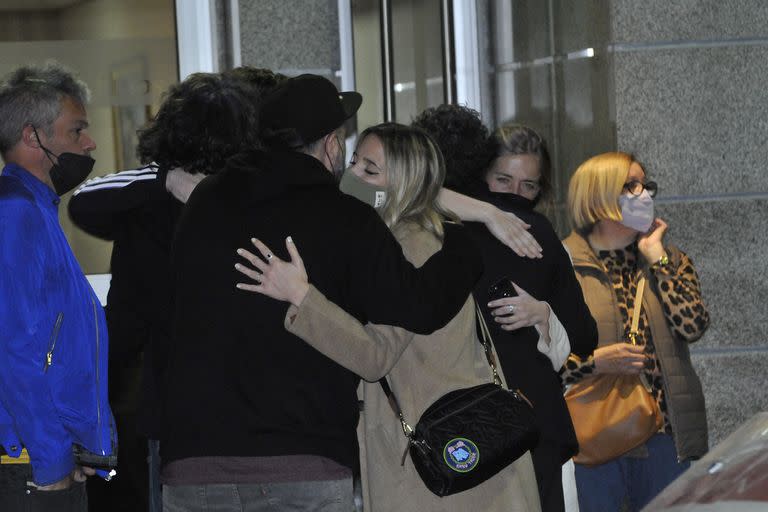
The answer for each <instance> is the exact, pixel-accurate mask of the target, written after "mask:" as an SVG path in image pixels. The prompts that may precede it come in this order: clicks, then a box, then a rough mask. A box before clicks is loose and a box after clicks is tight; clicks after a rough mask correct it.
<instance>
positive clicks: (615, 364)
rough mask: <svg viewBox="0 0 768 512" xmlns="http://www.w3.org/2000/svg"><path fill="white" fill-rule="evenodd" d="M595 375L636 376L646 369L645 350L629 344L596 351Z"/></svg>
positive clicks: (609, 346)
mask: <svg viewBox="0 0 768 512" xmlns="http://www.w3.org/2000/svg"><path fill="white" fill-rule="evenodd" d="M593 359H594V361H595V373H625V374H629V375H636V374H639V373H640V372H642V371H643V369H644V368H645V361H646V356H645V348H644V347H642V346H640V345H631V344H629V343H623V342H622V343H614V344H613V345H607V346H605V347H600V348H597V349H595V353H594V356H593Z"/></svg>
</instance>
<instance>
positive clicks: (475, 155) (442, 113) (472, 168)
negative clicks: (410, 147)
mask: <svg viewBox="0 0 768 512" xmlns="http://www.w3.org/2000/svg"><path fill="white" fill-rule="evenodd" d="M412 124H413V125H414V126H417V127H419V128H421V129H422V130H424V131H425V132H427V133H428V134H429V135H430V136H431V137H432V138H433V139H435V142H437V145H438V146H439V147H440V151H441V152H442V153H443V157H444V158H445V171H446V172H445V186H446V187H447V188H449V189H451V190H455V191H456V192H461V193H467V192H468V191H469V190H470V189H471V185H472V184H473V183H474V182H475V181H476V180H477V177H478V176H479V175H480V174H481V173H482V172H483V171H484V170H485V169H487V168H488V166H489V165H490V164H491V162H492V161H493V159H494V156H495V155H494V147H493V144H492V143H491V140H490V134H489V133H488V128H486V127H485V125H484V124H483V121H482V120H481V119H480V113H479V112H477V111H475V110H472V109H470V108H468V107H461V106H457V105H440V106H437V107H431V108H428V109H426V110H424V111H423V112H422V113H421V114H419V115H418V116H417V117H416V118H415V119H414V120H413V123H412Z"/></svg>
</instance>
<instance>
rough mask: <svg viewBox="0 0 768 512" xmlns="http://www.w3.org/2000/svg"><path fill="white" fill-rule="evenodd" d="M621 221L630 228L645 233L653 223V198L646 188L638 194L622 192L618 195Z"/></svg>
mask: <svg viewBox="0 0 768 512" xmlns="http://www.w3.org/2000/svg"><path fill="white" fill-rule="evenodd" d="M619 207H621V223H622V224H623V225H624V226H627V227H628V228H630V229H634V230H635V231H639V232H640V233H645V232H647V231H648V230H649V229H651V226H652V225H653V198H652V197H651V195H650V194H649V193H648V191H647V190H643V192H642V193H641V194H640V195H639V196H635V195H632V194H622V195H621V196H620V197H619Z"/></svg>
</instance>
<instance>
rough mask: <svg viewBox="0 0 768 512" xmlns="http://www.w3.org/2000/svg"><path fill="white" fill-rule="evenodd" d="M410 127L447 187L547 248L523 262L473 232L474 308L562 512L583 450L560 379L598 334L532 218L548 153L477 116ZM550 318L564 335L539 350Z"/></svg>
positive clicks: (552, 505) (443, 110)
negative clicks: (435, 150) (511, 221)
mask: <svg viewBox="0 0 768 512" xmlns="http://www.w3.org/2000/svg"><path fill="white" fill-rule="evenodd" d="M414 124H415V125H417V126H419V127H421V128H423V129H424V130H426V131H427V132H428V133H429V134H430V135H431V136H432V137H433V138H434V139H435V140H436V141H437V144H438V146H439V147H440V149H441V151H442V152H443V155H444V157H445V165H446V171H447V174H446V184H447V186H449V187H455V188H456V189H457V190H458V191H460V192H463V193H466V194H469V195H471V196H472V197H474V198H476V199H479V200H481V201H484V202H487V203H490V204H492V205H494V206H496V207H498V208H500V209H502V210H503V211H506V212H509V213H512V214H515V215H517V216H518V217H520V218H521V219H522V220H523V221H524V222H526V223H528V224H529V225H530V226H531V228H530V232H531V234H533V235H534V237H535V238H536V240H537V241H538V242H539V243H540V244H541V246H542V249H543V251H542V258H540V259H530V258H521V257H519V256H518V255H517V254H515V253H513V252H512V251H509V250H508V249H507V248H506V247H505V246H503V245H502V244H500V243H499V242H498V241H497V240H496V239H495V238H494V236H493V235H492V234H491V233H489V231H488V230H487V229H486V228H485V227H484V226H482V225H480V224H476V223H467V227H468V229H467V231H468V232H469V234H470V235H471V236H472V238H473V241H474V242H475V243H476V245H477V247H478V248H479V249H480V252H481V253H482V255H483V263H484V264H485V272H484V273H483V276H482V277H481V278H480V281H479V282H478V284H477V286H476V287H475V290H474V296H475V300H476V301H477V303H478V304H485V305H487V307H485V308H483V313H484V314H485V316H486V319H487V321H488V324H489V326H490V327H491V334H492V336H493V339H494V342H495V345H496V350H497V352H498V355H499V362H500V363H501V366H502V369H503V370H504V374H505V376H506V378H507V384H508V385H509V387H510V388H520V389H521V390H522V391H523V392H524V393H525V394H526V396H528V397H529V398H530V399H531V401H532V402H533V405H534V409H535V411H536V417H537V422H538V427H539V430H540V438H539V443H538V444H537V446H536V447H535V448H534V450H533V451H532V455H533V465H534V469H535V471H536V479H537V483H538V487H539V489H538V490H539V497H540V499H541V508H542V510H543V511H562V510H564V506H565V505H564V497H563V488H562V476H561V467H562V464H563V463H564V462H566V461H567V460H568V459H569V458H570V457H571V456H572V455H573V454H574V453H575V452H576V447H577V442H576V435H575V433H574V431H573V425H572V423H571V419H570V416H569V414H568V409H567V407H566V405H565V401H564V400H563V395H562V389H561V387H560V380H559V378H558V374H557V372H558V370H560V368H561V367H562V365H563V363H564V362H565V360H566V358H567V357H568V347H570V351H572V352H576V353H578V354H589V353H590V352H591V351H592V350H593V349H594V347H595V346H596V344H597V328H596V326H595V322H594V320H593V319H592V317H591V316H590V314H589V310H588V309H587V306H586V304H585V302H584V297H583V295H582V293H581V288H580V287H579V284H578V282H577V281H576V277H575V275H574V273H573V267H572V266H571V263H570V259H569V257H568V254H567V253H566V252H565V249H564V248H563V246H562V244H561V243H560V240H559V238H558V236H557V234H556V233H555V231H554V229H553V228H552V225H551V224H550V223H549V221H548V220H547V218H546V217H544V216H543V215H542V214H540V213H538V212H536V211H534V209H533V208H534V205H535V202H536V200H537V199H538V198H539V197H540V196H541V192H542V189H543V187H542V186H541V185H540V183H542V181H540V180H539V179H538V176H541V175H543V174H544V172H543V169H544V168H545V167H546V165H547V162H548V158H547V157H546V147H545V146H544V144H543V141H542V140H541V137H539V136H538V134H536V133H535V132H534V131H533V130H531V129H529V128H507V127H502V128H501V129H500V130H499V131H497V132H496V134H494V136H493V138H492V137H491V136H490V135H489V133H488V129H487V128H486V127H485V125H484V124H483V122H482V120H481V119H480V114H479V113H478V112H476V111H474V110H472V109H469V108H467V107H462V106H457V105H442V106H440V107H437V108H432V109H428V110H426V111H424V112H423V113H422V114H421V115H419V116H418V117H417V118H416V119H415V121H414ZM505 141H506V142H505ZM520 161H523V162H522V163H525V164H528V165H529V167H531V169H529V171H530V172H529V173H528V174H521V175H519V176H518V175H516V174H515V172H514V171H515V170H519V169H516V167H520V165H516V164H520V163H521V162H520ZM510 164H511V165H510ZM534 171H535V172H534ZM536 173H538V176H536ZM534 184H535V185H534ZM537 186H538V190H535V188H536V187H537ZM530 192H536V193H535V194H530ZM504 287H506V288H507V291H506V292H504V293H503V295H501V296H502V297H505V298H499V297H500V295H499V292H498V291H497V290H499V289H503V288H504ZM510 288H511V290H510ZM514 295H517V296H514ZM552 314H554V315H556V316H557V318H558V319H559V320H560V322H561V323H562V325H563V326H564V327H565V331H566V333H567V335H568V336H567V339H565V340H562V339H560V340H556V339H554V338H553V339H552V341H551V342H550V344H549V345H547V344H542V343H540V342H539V333H541V332H543V331H544V330H546V328H547V323H548V320H549V318H550V316H551V315H552ZM558 341H559V343H558Z"/></svg>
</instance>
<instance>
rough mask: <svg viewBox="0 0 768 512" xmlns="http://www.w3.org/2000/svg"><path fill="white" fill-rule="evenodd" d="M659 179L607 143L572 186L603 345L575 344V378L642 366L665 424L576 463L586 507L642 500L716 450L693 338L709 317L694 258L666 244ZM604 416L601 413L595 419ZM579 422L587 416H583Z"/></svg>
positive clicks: (581, 268) (578, 248) (582, 264)
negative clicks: (604, 456)
mask: <svg viewBox="0 0 768 512" xmlns="http://www.w3.org/2000/svg"><path fill="white" fill-rule="evenodd" d="M657 189H658V187H657V185H656V183H655V182H653V181H647V180H646V175H645V172H644V170H643V167H642V166H641V165H640V163H639V162H637V161H636V160H635V159H634V158H633V157H632V156H631V155H629V154H627V153H620V152H615V153H604V154H601V155H598V156H595V157H593V158H590V159H589V160H587V161H586V162H584V163H583V164H581V166H580V167H579V168H578V169H577V170H576V172H575V174H574V175H573V177H572V178H571V182H570V187H569V189H568V209H569V212H570V216H571V220H572V223H573V226H574V231H573V232H572V233H571V235H570V236H569V237H568V238H566V239H565V241H564V243H565V245H566V247H567V248H568V250H569V251H570V253H571V256H572V257H573V264H574V268H575V270H576V275H577V278H578V280H579V283H580V284H581V287H582V289H583V291H584V297H585V299H586V301H587V305H588V306H589V308H590V311H591V312H592V316H594V318H595V320H596V321H597V326H598V331H599V340H598V348H597V349H595V351H594V354H593V355H592V356H590V357H589V358H587V359H581V358H579V357H577V356H575V355H573V354H572V356H571V357H570V358H569V360H568V362H567V363H566V370H565V373H564V375H563V378H564V380H565V383H566V384H573V383H577V382H582V381H583V380H584V379H590V378H592V377H594V376H598V375H601V374H627V375H640V377H641V380H642V381H644V382H645V383H646V385H647V388H648V391H649V392H650V394H651V396H652V397H653V398H654V399H655V401H656V403H657V404H658V406H659V410H660V412H661V416H662V419H663V422H662V426H661V428H660V429H659V430H658V432H657V433H656V434H654V435H652V437H650V439H648V440H647V441H646V442H645V443H643V444H641V445H639V446H627V447H626V452H625V453H624V454H623V455H621V456H619V457H617V458H615V459H613V460H610V461H608V462H605V463H603V464H597V465H591V466H587V465H583V464H578V463H577V464H576V485H577V488H578V494H579V507H580V510H581V511H582V512H590V511H601V510H619V509H621V507H622V503H624V502H625V500H627V501H628V502H629V505H630V508H629V510H633V511H634V510H640V509H642V508H643V507H644V506H645V505H646V504H647V503H648V502H649V501H650V500H651V499H652V498H653V497H654V496H656V495H657V494H658V493H659V492H661V490H662V489H664V487H666V485H667V484H669V483H670V482H671V481H672V480H674V479H675V478H676V477H677V476H678V475H679V474H680V473H682V472H683V471H684V470H685V469H686V468H687V467H688V466H689V464H690V460H692V459H697V458H699V457H701V456H702V455H703V454H704V453H705V452H706V451H707V422H706V415H705V408H704V396H703V394H702V390H701V384H700V382H699V378H698V377H697V375H696V372H695V371H694V369H693V366H692V364H691V358H690V353H689V350H688V344H689V343H692V342H694V341H696V340H698V339H699V338H700V337H701V336H702V334H704V331H705V330H706V329H707V327H708V326H709V314H708V313H707V310H706V309H705V307H704V304H703V302H702V299H701V288H700V286H699V278H698V276H697V274H696V271H695V269H694V267H693V263H692V262H691V260H690V258H689V257H688V256H687V255H686V254H685V253H684V252H682V251H680V250H679V249H677V248H676V247H674V246H672V245H665V244H664V235H665V234H666V232H667V228H668V226H667V223H666V222H664V221H663V220H662V219H660V218H658V217H655V216H654V208H653V206H654V204H653V197H654V196H655V195H656V192H657ZM641 277H645V280H646V285H645V292H644V293H643V295H642V299H641V309H640V317H639V318H640V320H639V326H638V328H637V332H636V335H634V334H633V337H634V338H635V341H636V345H635V344H630V343H629V341H630V330H631V322H632V316H633V313H634V308H635V297H636V293H637V288H638V282H639V281H640V278H641ZM596 425H599V419H597V420H596ZM577 430H578V425H577Z"/></svg>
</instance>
